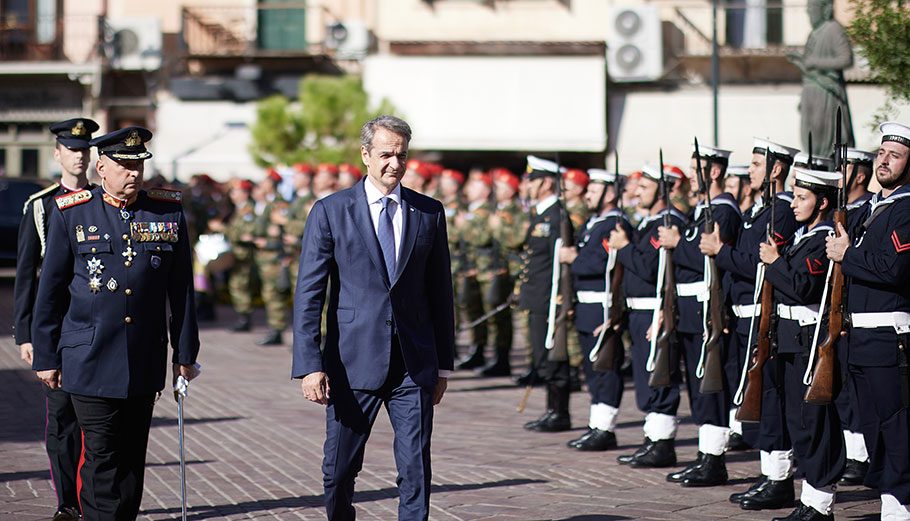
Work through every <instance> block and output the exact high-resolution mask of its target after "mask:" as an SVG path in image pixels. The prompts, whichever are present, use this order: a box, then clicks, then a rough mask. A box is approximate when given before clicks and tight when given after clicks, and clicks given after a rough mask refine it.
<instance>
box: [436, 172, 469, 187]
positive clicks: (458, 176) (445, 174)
mask: <svg viewBox="0 0 910 521" xmlns="http://www.w3.org/2000/svg"><path fill="white" fill-rule="evenodd" d="M439 175H440V176H442V177H448V178H451V179H454V180H455V181H456V182H458V184H463V183H464V174H462V173H461V172H459V171H458V170H452V169H451V168H446V169H444V170H443V171H442V172H441V173H440V174H439Z"/></svg>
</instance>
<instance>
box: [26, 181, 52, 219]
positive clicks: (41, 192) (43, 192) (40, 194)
mask: <svg viewBox="0 0 910 521" xmlns="http://www.w3.org/2000/svg"><path fill="white" fill-rule="evenodd" d="M59 186H60V183H54V184H52V185H50V186H48V187H47V188H44V189H42V190H38V191H37V192H35V193H33V194H32V195H30V196H29V197H28V200H27V201H25V205H23V206H22V215H25V213H26V212H27V211H28V205H30V204H32V201H34V200H35V199H38V198H41V197H44V196H45V195H47V194H49V193H51V192H53V191H54V190H56V189H57V187H59Z"/></svg>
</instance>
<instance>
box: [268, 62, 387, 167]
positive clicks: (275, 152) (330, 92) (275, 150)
mask: <svg viewBox="0 0 910 521" xmlns="http://www.w3.org/2000/svg"><path fill="white" fill-rule="evenodd" d="M256 112H257V117H256V123H255V124H254V125H253V127H252V129H251V134H252V137H253V142H252V143H251V145H250V153H251V154H252V156H253V160H254V161H255V162H256V164H258V165H261V166H266V165H281V164H284V165H292V164H294V163H310V164H317V163H334V164H338V163H342V162H349V163H354V164H358V163H359V162H360V160H359V158H360V127H361V126H362V125H363V124H364V123H365V122H366V121H369V120H370V119H373V118H375V117H377V116H380V115H382V114H392V113H393V108H392V106H391V105H390V104H389V103H388V102H387V101H385V100H383V102H382V103H381V104H380V106H379V107H378V108H377V109H375V110H370V108H369V105H368V97H367V93H366V92H365V91H364V90H363V84H362V82H361V80H360V78H358V77H355V76H323V75H308V76H306V77H304V79H303V80H301V82H300V96H299V99H298V101H296V102H292V101H291V100H289V99H288V98H286V97H285V96H281V95H276V96H270V97H268V98H265V99H263V100H262V101H260V102H259V104H258V106H257V108H256Z"/></svg>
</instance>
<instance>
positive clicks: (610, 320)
mask: <svg viewBox="0 0 910 521" xmlns="http://www.w3.org/2000/svg"><path fill="white" fill-rule="evenodd" d="M613 164H614V170H615V172H616V178H615V180H614V181H613V191H614V193H615V194H616V204H617V208H619V210H620V211H622V210H623V203H622V193H623V185H624V184H625V180H624V179H623V177H622V176H621V175H619V154H618V153H617V154H616V155H614V156H613ZM606 191H607V187H606V186H605V187H604V193H606ZM601 201H603V195H601ZM601 204H603V203H601ZM598 208H599V206H598ZM620 218H622V217H620ZM624 271H625V270H624V269H623V265H622V263H619V262H616V250H614V249H612V248H611V249H610V251H609V253H607V269H606V273H605V274H604V290H605V291H606V298H605V299H604V325H603V328H602V329H601V330H600V335H598V337H597V343H596V344H594V347H593V348H592V349H591V354H590V355H589V357H588V359H589V360H590V361H591V362H592V363H593V364H594V370H595V371H602V372H606V371H612V370H613V365H614V361H615V358H616V349H623V345H622V338H621V336H620V335H619V333H618V331H617V326H618V325H619V324H621V323H622V320H623V315H625V313H626V299H625V295H624V294H623V290H622V278H623V273H624Z"/></svg>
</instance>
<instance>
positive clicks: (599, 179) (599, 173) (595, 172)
mask: <svg viewBox="0 0 910 521" xmlns="http://www.w3.org/2000/svg"><path fill="white" fill-rule="evenodd" d="M588 176H589V177H590V178H591V181H590V182H592V183H606V184H610V183H612V182H614V181H616V174H614V173H613V172H607V171H606V170H604V169H602V168H589V169H588Z"/></svg>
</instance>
